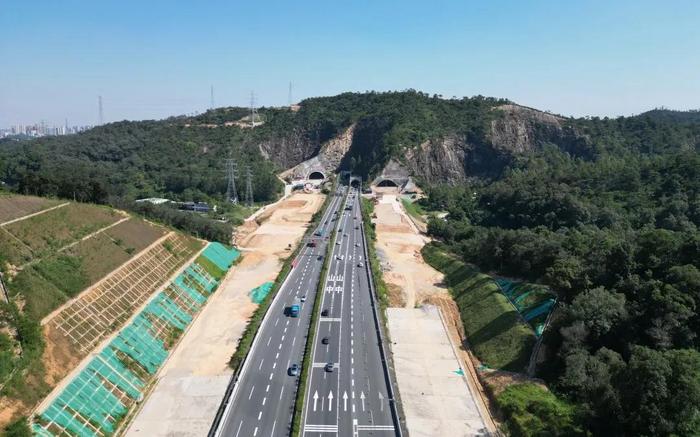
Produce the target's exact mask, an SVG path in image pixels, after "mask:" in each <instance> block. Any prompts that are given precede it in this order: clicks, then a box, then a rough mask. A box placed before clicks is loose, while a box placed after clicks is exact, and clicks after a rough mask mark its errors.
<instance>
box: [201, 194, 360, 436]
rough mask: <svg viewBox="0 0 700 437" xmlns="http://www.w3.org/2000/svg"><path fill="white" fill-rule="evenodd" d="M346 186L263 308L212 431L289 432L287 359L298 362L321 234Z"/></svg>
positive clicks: (291, 394)
mask: <svg viewBox="0 0 700 437" xmlns="http://www.w3.org/2000/svg"><path fill="white" fill-rule="evenodd" d="M346 190H347V189H346V188H344V187H341V188H339V191H340V193H342V194H343V195H337V196H333V199H332V201H331V203H330V205H329V206H328V208H327V209H326V211H324V213H323V217H322V219H321V222H320V224H319V226H318V228H317V229H316V230H315V232H320V233H321V236H320V237H319V236H314V237H311V238H313V239H315V241H316V242H317V246H316V247H309V246H308V245H305V247H304V248H303V249H302V250H301V251H300V253H299V255H298V256H297V258H296V259H295V260H294V261H293V266H294V267H293V269H292V271H291V273H290V274H289V276H288V277H287V280H286V281H285V283H284V284H283V286H282V288H281V289H280V290H279V292H278V294H277V296H276V297H275V299H274V300H273V303H272V305H271V306H270V308H269V309H268V312H267V314H266V316H265V319H264V321H263V323H262V325H261V327H260V330H259V332H258V335H257V337H256V339H255V341H254V343H253V346H252V348H251V351H250V353H249V355H248V358H247V359H246V362H245V364H244V367H243V369H242V370H241V373H240V376H239V379H238V381H237V382H236V383H235V385H234V389H233V391H232V392H231V395H230V399H227V401H229V402H228V404H227V406H226V408H225V410H224V413H223V415H222V419H221V422H220V425H219V427H218V429H217V430H216V432H215V434H214V435H216V436H227V437H228V436H231V437H239V436H240V437H243V436H245V437H249V436H253V437H258V436H265V437H268V436H282V435H289V433H290V426H291V419H292V414H293V410H294V401H295V397H296V391H297V385H298V379H299V377H298V376H289V374H288V369H289V367H290V366H291V365H292V364H298V365H299V366H301V360H302V355H303V350H304V346H305V343H306V337H307V335H308V332H309V325H310V320H311V311H312V309H313V302H314V297H315V294H316V289H317V284H318V281H319V279H320V278H319V277H320V273H321V268H322V266H323V259H319V256H325V254H326V247H327V245H328V244H331V242H330V241H328V240H327V239H326V237H329V236H331V235H332V230H333V226H334V225H335V224H336V223H337V221H335V220H333V219H332V218H333V216H334V212H335V211H337V210H338V209H339V208H340V207H341V206H342V203H343V201H344V199H345V196H344V194H345V192H346ZM304 244H305V243H304ZM304 295H305V296H306V301H305V302H303V303H302V304H301V311H300V313H299V317H291V316H289V315H287V314H286V311H285V309H286V308H287V307H289V306H290V305H291V304H292V303H293V302H294V300H295V299H297V298H301V297H302V296H304ZM299 373H301V371H300V372H299Z"/></svg>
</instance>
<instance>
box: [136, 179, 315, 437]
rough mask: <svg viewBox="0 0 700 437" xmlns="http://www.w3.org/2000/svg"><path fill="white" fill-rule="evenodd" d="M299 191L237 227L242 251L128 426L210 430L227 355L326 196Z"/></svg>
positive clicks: (194, 432)
mask: <svg viewBox="0 0 700 437" xmlns="http://www.w3.org/2000/svg"><path fill="white" fill-rule="evenodd" d="M324 197H325V196H323V195H321V194H307V193H296V194H292V195H291V196H289V197H287V198H284V199H282V200H280V201H279V202H277V203H275V204H273V205H268V206H267V207H266V208H265V209H264V211H262V212H261V213H259V214H256V215H255V216H254V217H252V218H251V219H249V220H247V221H246V222H245V223H244V224H243V225H242V226H239V227H238V228H237V233H236V235H235V239H236V243H237V246H238V248H239V249H240V250H241V251H242V253H243V257H242V259H241V261H240V262H239V263H238V264H237V265H236V266H235V268H234V269H232V271H231V272H230V273H229V274H228V275H227V276H226V278H225V279H224V280H223V282H222V283H221V285H220V286H219V289H218V291H217V292H216V294H215V295H214V296H212V298H211V299H210V304H209V305H207V306H206V307H205V308H204V309H203V310H202V312H201V313H200V314H199V316H198V317H197V318H196V319H195V320H194V322H193V323H192V324H191V325H190V326H189V328H188V330H187V332H186V333H185V335H184V336H183V338H182V340H181V341H180V343H179V344H178V345H177V347H176V348H175V350H174V352H173V354H172V356H171V357H170V358H169V359H168V361H167V362H166V363H165V365H164V366H163V368H162V370H161V371H160V372H159V373H158V375H157V382H156V383H155V387H154V388H153V390H152V391H151V393H150V394H149V395H148V397H147V398H146V399H145V401H144V402H143V403H142V405H141V406H140V410H139V411H138V413H137V414H136V417H135V419H134V420H133V422H132V423H131V424H130V425H129V426H128V428H127V430H126V434H127V435H133V436H148V437H151V436H173V435H177V436H182V437H185V436H202V435H206V433H207V432H208V431H209V427H210V426H211V424H212V421H213V419H214V416H215V414H216V411H217V409H218V407H219V405H220V403H221V400H222V399H223V396H224V393H225V391H226V388H227V386H228V383H229V381H230V379H231V374H232V369H231V368H230V367H228V361H229V359H230V358H231V355H232V354H233V352H234V351H235V349H236V346H237V344H238V340H239V338H240V337H241V335H242V333H243V330H244V329H245V326H246V325H247V323H248V320H249V319H250V317H251V316H252V314H253V312H254V311H255V308H256V307H257V305H258V303H259V302H260V299H261V298H262V297H263V295H264V293H266V292H269V290H270V288H271V284H270V281H273V280H274V279H275V277H276V276H277V274H278V273H279V271H280V269H281V267H282V262H283V260H284V259H286V258H287V257H288V256H289V255H290V254H291V248H292V247H294V246H295V245H296V244H297V243H298V242H299V241H300V240H301V238H302V236H303V235H304V232H305V231H306V228H307V227H308V226H309V223H310V222H311V218H312V216H313V214H314V213H315V212H316V211H318V210H319V209H320V208H321V206H322V204H323V200H324Z"/></svg>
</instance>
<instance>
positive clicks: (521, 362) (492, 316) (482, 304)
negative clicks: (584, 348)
mask: <svg viewBox="0 0 700 437" xmlns="http://www.w3.org/2000/svg"><path fill="white" fill-rule="evenodd" d="M421 253H422V255H423V259H424V260H425V261H426V262H427V263H428V264H430V265H431V266H433V267H434V268H436V269H437V270H440V271H441V272H443V273H444V274H445V280H446V282H447V285H448V286H449V288H450V293H451V294H452V297H453V298H454V300H455V302H456V303H457V306H458V307H459V312H460V316H461V319H462V324H463V325H464V330H465V332H466V335H467V339H468V341H469V343H470V345H471V347H472V350H473V351H474V353H475V354H476V356H477V357H479V359H480V360H481V361H482V362H483V363H484V364H485V365H486V366H488V367H491V368H495V369H503V370H509V371H514V372H522V371H524V370H525V368H526V367H527V364H528V362H529V358H530V352H531V350H532V347H533V345H534V343H535V334H534V332H533V330H532V329H531V328H530V326H529V325H527V324H526V323H524V322H523V321H522V319H521V318H520V316H519V314H518V312H517V311H516V310H515V308H514V307H513V306H512V305H511V304H510V302H508V298H506V297H505V296H504V295H503V294H501V292H500V291H499V288H498V285H496V283H495V282H494V281H493V279H492V278H491V277H490V276H488V275H486V274H483V273H481V272H479V271H478V270H477V269H476V268H474V267H473V266H471V265H468V264H465V263H464V262H462V261H460V260H458V259H457V258H455V257H454V256H452V255H451V254H448V253H446V252H445V251H444V250H443V249H441V248H440V247H439V246H438V245H437V244H436V243H431V244H428V245H426V246H424V247H423V249H422V250H421Z"/></svg>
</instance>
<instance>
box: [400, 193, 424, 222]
mask: <svg viewBox="0 0 700 437" xmlns="http://www.w3.org/2000/svg"><path fill="white" fill-rule="evenodd" d="M401 203H402V204H403V208H404V209H405V210H406V212H407V213H408V215H410V216H411V217H413V218H414V219H416V220H418V221H420V222H424V221H425V219H424V218H423V216H425V214H426V212H425V210H424V209H423V207H422V206H420V205H419V204H418V203H417V202H411V201H410V200H408V199H406V198H403V197H402V198H401Z"/></svg>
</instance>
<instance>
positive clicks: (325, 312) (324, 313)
mask: <svg viewBox="0 0 700 437" xmlns="http://www.w3.org/2000/svg"><path fill="white" fill-rule="evenodd" d="M321 317H328V308H325V309H324V310H323V311H321Z"/></svg>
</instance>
